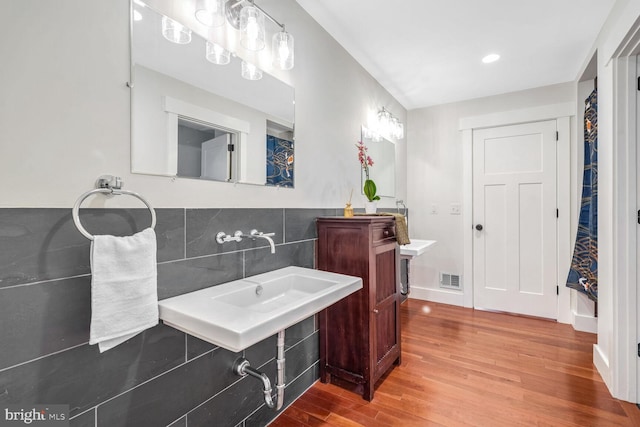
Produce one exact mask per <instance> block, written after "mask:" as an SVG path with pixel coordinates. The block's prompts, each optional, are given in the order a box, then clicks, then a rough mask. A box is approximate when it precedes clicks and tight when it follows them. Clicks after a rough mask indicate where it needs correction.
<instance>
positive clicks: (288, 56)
mask: <svg viewBox="0 0 640 427" xmlns="http://www.w3.org/2000/svg"><path fill="white" fill-rule="evenodd" d="M271 54H272V55H273V66H274V67H276V68H279V69H280V70H290V69H292V68H293V36H292V35H291V34H290V33H287V32H286V31H284V30H282V31H279V32H277V33H275V34H274V35H273V39H272V41H271Z"/></svg>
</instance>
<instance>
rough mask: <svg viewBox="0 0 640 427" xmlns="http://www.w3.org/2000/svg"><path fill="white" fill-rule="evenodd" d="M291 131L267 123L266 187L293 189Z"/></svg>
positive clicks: (275, 124)
mask: <svg viewBox="0 0 640 427" xmlns="http://www.w3.org/2000/svg"><path fill="white" fill-rule="evenodd" d="M293 159H294V157H293V129H290V128H287V127H286V126H282V125H280V124H278V123H275V122H272V121H269V120H268V121H267V185H271V186H277V187H289V188H293Z"/></svg>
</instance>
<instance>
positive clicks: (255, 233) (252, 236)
mask: <svg viewBox="0 0 640 427" xmlns="http://www.w3.org/2000/svg"><path fill="white" fill-rule="evenodd" d="M275 235H276V233H263V232H262V231H258V230H256V229H253V230H251V232H250V233H249V234H242V235H241V237H246V238H248V239H251V240H256V239H265V240H266V241H267V242H269V246H271V253H272V254H275V253H276V244H275V243H273V239H272V238H271V237H273V236H275Z"/></svg>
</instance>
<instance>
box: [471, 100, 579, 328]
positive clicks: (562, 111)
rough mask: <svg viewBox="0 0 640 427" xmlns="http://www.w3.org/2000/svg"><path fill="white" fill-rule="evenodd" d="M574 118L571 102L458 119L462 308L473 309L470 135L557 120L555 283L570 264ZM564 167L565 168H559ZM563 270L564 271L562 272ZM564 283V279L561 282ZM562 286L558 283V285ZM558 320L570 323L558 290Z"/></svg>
mask: <svg viewBox="0 0 640 427" xmlns="http://www.w3.org/2000/svg"><path fill="white" fill-rule="evenodd" d="M575 115H576V106H575V104H574V103H572V102H567V103H561V104H550V105H546V106H540V107H534V108H530V109H521V110H511V111H504V112H500V113H493V114H487V115H482V116H474V117H464V118H462V119H460V125H459V129H460V130H461V131H462V161H463V165H462V170H463V177H462V179H463V197H462V205H463V209H462V212H463V224H464V261H463V275H464V276H463V277H464V278H465V283H466V284H467V285H468V286H466V287H465V289H466V291H465V294H464V306H465V307H473V131H474V130H476V129H482V128H487V127H496V126H507V125H516V124H523V123H531V122H537V121H542V120H556V121H557V128H558V132H559V134H558V143H557V145H556V150H557V151H556V168H557V171H556V172H557V184H556V185H557V192H556V204H557V206H558V209H559V210H560V217H559V218H558V221H557V227H558V228H557V234H556V238H557V242H556V245H557V248H558V251H557V260H556V262H557V265H558V268H557V274H558V280H560V278H561V277H562V275H564V277H565V278H566V274H568V271H569V270H568V269H569V266H570V264H571V248H570V242H571V238H570V229H569V222H570V203H569V200H570V185H571V180H570V168H569V165H570V140H571V124H570V123H571V118H570V116H575ZM559 165H565V167H559ZM565 266H566V268H565ZM563 281H564V279H563ZM560 283H562V282H561V281H559V282H558V284H560ZM559 290H560V294H559V296H558V313H557V319H558V322H561V323H570V314H571V305H570V292H569V291H570V290H569V289H568V288H566V287H565V286H560V287H559Z"/></svg>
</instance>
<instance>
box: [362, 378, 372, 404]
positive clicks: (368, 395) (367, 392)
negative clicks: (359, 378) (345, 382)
mask: <svg viewBox="0 0 640 427" xmlns="http://www.w3.org/2000/svg"><path fill="white" fill-rule="evenodd" d="M374 385H375V384H373V383H371V382H366V383H364V384H363V390H362V398H363V399H364V400H366V401H367V402H371V400H373V386H374Z"/></svg>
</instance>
